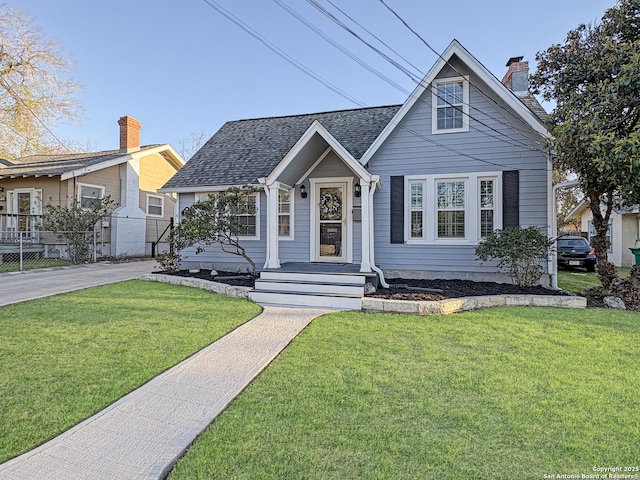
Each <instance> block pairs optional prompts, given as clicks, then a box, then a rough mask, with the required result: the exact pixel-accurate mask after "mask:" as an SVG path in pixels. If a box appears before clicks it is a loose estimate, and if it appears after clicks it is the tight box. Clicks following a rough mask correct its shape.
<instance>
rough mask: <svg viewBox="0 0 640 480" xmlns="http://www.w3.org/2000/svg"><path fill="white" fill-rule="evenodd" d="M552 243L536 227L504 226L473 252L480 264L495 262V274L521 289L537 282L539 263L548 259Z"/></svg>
mask: <svg viewBox="0 0 640 480" xmlns="http://www.w3.org/2000/svg"><path fill="white" fill-rule="evenodd" d="M553 243H554V240H552V239H550V238H547V236H546V235H544V234H542V232H540V230H539V229H538V228H537V227H534V226H531V227H527V228H521V227H507V228H505V229H504V230H496V231H494V232H493V233H491V234H490V235H489V236H487V237H486V238H485V239H484V240H482V241H481V242H480V243H479V244H478V246H477V247H476V251H475V253H476V257H478V259H479V260H480V261H481V262H486V261H492V260H497V261H498V263H497V267H498V271H500V272H502V273H506V274H507V275H509V276H510V277H511V280H512V281H513V283H514V284H515V285H519V286H522V287H524V286H531V285H537V284H538V283H539V282H540V277H541V276H542V273H543V271H544V269H543V266H542V262H544V261H546V260H547V259H548V258H549V254H550V251H551V248H552V246H553Z"/></svg>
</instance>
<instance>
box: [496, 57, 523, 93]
mask: <svg viewBox="0 0 640 480" xmlns="http://www.w3.org/2000/svg"><path fill="white" fill-rule="evenodd" d="M506 66H507V67H509V69H508V70H507V73H506V74H505V75H504V77H502V84H503V85H505V86H506V87H507V88H508V89H509V90H511V91H512V92H513V93H515V94H516V95H521V96H525V95H528V93H529V62H523V61H522V57H511V58H510V59H509V61H508V62H507V65H506Z"/></svg>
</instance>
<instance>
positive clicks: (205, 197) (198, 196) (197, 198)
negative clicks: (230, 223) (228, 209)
mask: <svg viewBox="0 0 640 480" xmlns="http://www.w3.org/2000/svg"><path fill="white" fill-rule="evenodd" d="M222 192H224V190H220V191H216V192H201V193H196V194H195V196H194V200H195V201H194V203H195V202H199V201H202V200H208V199H209V195H215V194H217V193H222ZM250 195H251V196H253V197H255V199H256V213H255V216H256V234H255V235H238V238H239V239H241V240H260V192H255V193H252V194H250Z"/></svg>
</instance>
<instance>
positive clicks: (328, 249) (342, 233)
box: [314, 182, 349, 262]
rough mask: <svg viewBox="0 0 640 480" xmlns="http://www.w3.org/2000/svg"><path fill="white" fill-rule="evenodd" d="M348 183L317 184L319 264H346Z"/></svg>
mask: <svg viewBox="0 0 640 480" xmlns="http://www.w3.org/2000/svg"><path fill="white" fill-rule="evenodd" d="M346 192H347V183H346V182H332V183H316V191H315V194H316V195H315V197H316V206H315V208H316V215H315V217H316V233H315V235H316V241H315V242H314V243H315V257H316V261H317V262H346V260H347V241H348V239H349V232H348V230H347V227H348V224H347V211H348V210H347V205H346V204H345V200H346V198H347V196H346Z"/></svg>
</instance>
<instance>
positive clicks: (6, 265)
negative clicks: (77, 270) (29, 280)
mask: <svg viewBox="0 0 640 480" xmlns="http://www.w3.org/2000/svg"><path fill="white" fill-rule="evenodd" d="M68 265H72V263H71V262H70V261H68V260H61V259H59V258H41V259H36V260H32V259H25V260H24V261H23V262H22V270H33V269H35V268H51V267H65V266H68ZM19 271H20V262H2V263H0V273H5V272H19Z"/></svg>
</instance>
